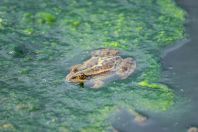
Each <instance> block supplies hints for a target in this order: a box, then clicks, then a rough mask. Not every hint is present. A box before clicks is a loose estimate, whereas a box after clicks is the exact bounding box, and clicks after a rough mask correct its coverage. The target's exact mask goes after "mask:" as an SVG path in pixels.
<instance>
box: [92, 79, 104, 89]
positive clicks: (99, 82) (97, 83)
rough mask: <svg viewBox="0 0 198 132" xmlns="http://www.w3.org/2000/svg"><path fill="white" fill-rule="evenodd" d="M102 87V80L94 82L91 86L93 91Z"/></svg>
mask: <svg viewBox="0 0 198 132" xmlns="http://www.w3.org/2000/svg"><path fill="white" fill-rule="evenodd" d="M103 85H104V81H103V80H95V82H94V85H93V87H92V88H93V89H98V88H100V87H102V86H103Z"/></svg>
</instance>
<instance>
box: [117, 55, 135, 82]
mask: <svg viewBox="0 0 198 132" xmlns="http://www.w3.org/2000/svg"><path fill="white" fill-rule="evenodd" d="M135 68H136V62H135V61H134V60H133V59H132V58H126V59H123V61H122V62H121V64H120V66H119V67H118V69H117V70H116V74H117V75H118V76H119V77H120V78H121V79H126V78H127V77H128V76H129V75H131V74H132V73H133V72H134V71H135Z"/></svg>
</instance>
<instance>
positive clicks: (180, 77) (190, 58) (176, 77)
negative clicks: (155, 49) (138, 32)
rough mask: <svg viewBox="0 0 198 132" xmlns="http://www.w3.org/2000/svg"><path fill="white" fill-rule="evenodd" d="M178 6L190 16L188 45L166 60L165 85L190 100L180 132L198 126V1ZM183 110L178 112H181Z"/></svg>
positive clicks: (180, 124)
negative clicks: (167, 84)
mask: <svg viewBox="0 0 198 132" xmlns="http://www.w3.org/2000/svg"><path fill="white" fill-rule="evenodd" d="M177 3H178V4H179V5H180V6H181V7H183V8H184V9H185V10H187V12H188V16H187V18H188V20H187V23H186V31H187V33H188V34H189V38H188V41H187V42H185V44H184V45H183V46H182V47H180V48H178V49H174V50H172V51H171V52H169V53H168V54H167V55H166V56H165V57H164V59H163V66H164V67H165V69H166V71H164V81H165V82H167V83H169V84H170V85H171V86H173V88H174V89H175V91H176V92H177V93H178V94H180V95H182V96H183V97H185V98H187V102H186V104H184V106H183V107H185V106H187V105H188V106H189V105H190V107H189V108H188V109H187V110H186V111H185V113H184V114H183V116H182V117H180V118H178V119H177V120H176V122H177V125H176V127H178V130H177V131H179V130H180V131H184V130H182V129H187V128H189V127H190V126H192V125H195V126H196V125H197V124H198V113H197V111H198V103H197V99H198V96H197V93H198V72H197V67H198V61H197V58H198V54H197V50H198V45H197V40H198V39H197V35H198V28H197V25H198V15H197V14H198V8H197V7H198V2H197V1H196V0H189V1H185V0H178V1H177ZM180 109H183V108H182V106H181V107H179V108H177V110H178V111H180Z"/></svg>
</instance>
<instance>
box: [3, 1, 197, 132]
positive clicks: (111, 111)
mask: <svg viewBox="0 0 198 132" xmlns="http://www.w3.org/2000/svg"><path fill="white" fill-rule="evenodd" d="M186 15H187V14H186V12H185V11H184V10H182V9H181V8H179V7H178V6H177V5H176V4H175V2H174V1H172V0H147V1H143V0H123V1H119V0H109V1H108V2H107V1H105V0H100V1H97V2H96V1H92V0H65V1H62V2H60V1H55V0H50V1H49V0H37V1H36V2H35V1H25V0H21V1H20V2H19V1H18V2H16V1H13V0H1V1H0V55H1V56H0V66H1V70H0V131H14V132H18V131H19V132H21V131H53V132H54V131H60V132H61V131H64V132H70V131H72V132H73V131H74V132H75V131H80V132H97V131H98V132H101V131H115V129H116V130H117V131H121V132H122V131H123V132H131V131H132V130H133V131H136V132H141V131H145V130H147V131H151V132H154V131H167V132H168V131H180V132H182V131H186V129H187V127H189V126H190V125H193V123H195V124H196V121H195V120H194V119H193V117H194V116H189V118H187V117H186V118H185V119H186V120H185V121H186V122H189V120H190V122H189V123H185V121H184V118H183V116H182V115H183V114H186V113H191V112H192V111H196V108H195V107H193V102H190V103H189V99H193V98H196V97H194V96H193V97H192V98H191V94H190V92H191V90H189V94H187V92H182V91H185V90H187V88H186V86H188V88H190V86H191V85H192V84H193V83H191V82H189V83H190V84H189V83H187V84H189V85H187V84H186V83H185V85H183V83H184V81H183V79H182V76H180V74H179V73H183V72H184V70H180V71H178V72H179V73H178V74H175V76H174V75H172V74H171V73H177V70H175V69H181V68H180V65H177V66H175V65H176V63H174V64H175V65H174V64H173V63H171V62H175V61H174V59H177V58H174V56H176V55H173V57H172V55H171V54H177V53H179V51H180V50H179V49H178V50H176V52H172V51H173V50H172V49H176V48H168V49H167V50H165V53H164V56H165V58H164V59H162V58H161V57H160V54H161V53H162V52H163V51H164V48H165V47H166V46H170V45H173V44H174V43H175V42H176V41H178V42H180V41H181V40H185V39H186V38H187V36H188V35H187V34H186V33H185V32H184V31H185V30H184V29H185V28H184V23H185V16H186ZM179 45H181V44H179ZM178 47H179V46H178ZM99 48H113V49H118V50H120V51H121V52H122V55H123V57H126V56H131V57H134V58H135V59H136V61H137V69H136V71H135V73H134V74H133V75H132V76H130V77H129V78H127V79H126V80H123V81H116V82H112V83H110V84H108V85H106V86H104V87H103V88H102V89H99V90H92V89H90V88H87V87H84V88H83V87H80V86H79V85H73V84H70V83H67V82H65V76H66V75H67V74H68V72H69V69H70V67H71V66H72V65H74V64H78V63H82V62H83V61H85V60H86V59H88V58H89V57H90V52H91V51H92V50H95V49H99ZM182 48H183V47H182ZM177 51H178V52H177ZM189 52H191V51H189ZM186 54H187V53H186ZM182 55H183V54H182ZM187 56H190V55H186V56H185V57H187ZM179 57H181V58H182V56H179ZM188 61H190V60H188ZM162 62H164V65H163V66H162ZM176 62H177V61H176ZM193 62H194V61H192V66H193V65H194V63H193ZM189 63H190V62H189ZM177 64H179V61H178V63H177ZM183 64H187V63H183ZM163 67H164V68H163ZM189 68H190V67H189ZM164 69H165V70H164ZM182 69H183V68H182ZM174 70H175V71H174ZM193 71H194V70H193ZM185 72H186V73H187V72H188V70H185ZM191 72H192V71H191ZM186 73H185V74H186ZM193 73H194V74H189V75H194V76H196V75H197V74H196V73H195V72H193ZM176 75H177V76H176ZM170 78H171V79H170ZM177 78H179V79H178V80H177ZM195 78H196V77H194V78H193V77H192V78H191V79H192V81H193V79H194V80H196V79H195ZM169 79H170V80H171V81H170V80H169ZM189 79H190V77H189ZM186 81H187V80H186ZM180 82H181V83H180ZM178 83H179V85H178ZM195 83H196V81H195ZM180 85H181V87H180ZM194 85H195V84H194ZM191 87H192V88H193V89H194V88H195V87H193V86H191ZM182 93H183V94H182ZM184 93H186V94H184ZM189 97H190V98H189ZM195 103H196V102H195ZM133 110H135V111H137V112H140V113H142V114H143V115H145V116H146V117H148V121H147V124H146V125H145V126H138V125H137V124H135V123H134V122H133V116H132V114H131V113H130V111H133ZM194 114H196V113H194ZM180 121H182V122H180Z"/></svg>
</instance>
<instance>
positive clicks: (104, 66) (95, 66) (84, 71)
mask: <svg viewBox="0 0 198 132" xmlns="http://www.w3.org/2000/svg"><path fill="white" fill-rule="evenodd" d="M135 69H136V61H135V59H134V58H132V57H127V58H123V57H121V56H120V51H118V50H116V49H98V50H94V51H93V52H91V58H90V59H88V60H86V61H84V62H83V63H82V64H76V65H74V66H72V67H71V69H70V72H69V73H68V75H67V76H66V79H65V80H66V81H67V82H70V83H74V84H82V85H83V86H87V87H90V88H93V89H98V88H101V87H103V86H104V85H105V84H108V83H110V82H113V81H116V80H123V79H126V78H128V77H129V76H130V75H131V74H132V73H134V71H135Z"/></svg>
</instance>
